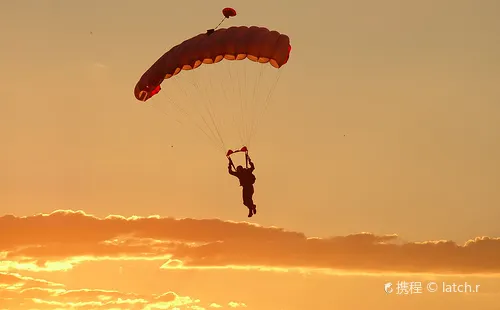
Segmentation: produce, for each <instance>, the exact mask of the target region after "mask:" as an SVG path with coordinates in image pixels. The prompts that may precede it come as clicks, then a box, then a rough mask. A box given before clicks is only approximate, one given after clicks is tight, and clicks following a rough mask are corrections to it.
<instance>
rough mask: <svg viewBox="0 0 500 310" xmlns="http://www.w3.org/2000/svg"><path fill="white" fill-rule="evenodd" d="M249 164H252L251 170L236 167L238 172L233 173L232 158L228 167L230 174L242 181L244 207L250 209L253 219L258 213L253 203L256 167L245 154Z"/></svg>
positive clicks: (250, 215) (249, 213) (249, 214)
mask: <svg viewBox="0 0 500 310" xmlns="http://www.w3.org/2000/svg"><path fill="white" fill-rule="evenodd" d="M245 157H246V160H247V162H248V163H249V164H250V168H243V167H242V166H238V167H236V171H233V169H232V168H233V167H234V165H233V162H232V161H231V158H229V165H228V166H227V169H228V172H229V174H230V175H232V176H235V177H237V178H238V180H239V181H240V186H241V187H243V190H242V194H243V205H245V206H246V207H247V208H248V217H252V216H253V215H254V214H256V213H257V206H256V205H255V204H254V203H253V198H252V196H253V193H254V188H253V184H254V183H255V175H254V174H253V171H254V170H255V165H254V164H253V162H252V160H251V159H250V157H249V156H248V154H245Z"/></svg>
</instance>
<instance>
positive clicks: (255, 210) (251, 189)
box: [248, 185, 257, 214]
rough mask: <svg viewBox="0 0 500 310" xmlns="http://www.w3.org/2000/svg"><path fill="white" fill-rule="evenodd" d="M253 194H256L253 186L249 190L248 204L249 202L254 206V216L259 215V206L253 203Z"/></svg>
mask: <svg viewBox="0 0 500 310" xmlns="http://www.w3.org/2000/svg"><path fill="white" fill-rule="evenodd" d="M253 193H254V188H253V185H251V186H250V188H249V190H248V196H249V197H248V200H249V201H248V202H249V205H251V206H252V212H253V214H257V206H256V205H255V204H254V202H253Z"/></svg>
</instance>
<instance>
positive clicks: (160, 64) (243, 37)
mask: <svg viewBox="0 0 500 310" xmlns="http://www.w3.org/2000/svg"><path fill="white" fill-rule="evenodd" d="M222 14H223V15H224V18H223V20H222V21H221V23H222V22H223V21H224V20H225V19H227V18H230V17H234V16H236V11H235V10H234V9H233V8H224V9H223V10H222ZM221 23H219V25H220V24H221ZM219 25H218V26H217V27H216V28H214V29H210V30H208V31H207V32H206V33H200V34H198V35H196V36H194V37H192V38H189V39H187V40H185V41H184V42H182V43H180V44H178V45H176V46H174V47H173V48H171V49H170V50H169V51H167V52H166V53H165V54H163V55H162V56H161V57H160V58H159V59H158V60H157V61H156V62H155V63H154V64H153V65H152V66H151V67H150V68H149V69H148V70H147V71H146V72H145V73H144V74H143V75H142V76H141V78H140V79H139V81H138V82H137V84H136V86H135V88H134V95H135V98H136V99H137V100H139V101H141V102H145V101H147V100H149V99H151V98H152V97H153V96H155V95H157V94H159V93H160V90H161V84H162V83H163V81H164V80H169V79H171V78H173V77H175V76H177V75H178V74H179V73H180V72H183V71H189V70H192V71H195V72H198V70H200V69H197V68H199V67H200V66H201V65H202V64H211V65H213V64H217V63H219V62H221V61H222V60H228V61H230V63H239V61H240V60H244V59H248V60H250V61H252V62H254V63H260V64H267V63H268V64H270V65H271V66H269V67H271V68H275V69H280V68H281V67H282V66H284V65H285V64H286V63H287V62H288V59H289V56H290V51H291V45H290V38H289V37H288V36H287V35H285V34H282V33H279V32H278V31H274V30H269V29H267V28H265V27H258V26H233V27H229V28H221V29H217V28H218V27H219ZM234 60H236V62H234ZM222 63H226V62H225V61H224V62H222ZM202 67H205V66H202ZM208 67H212V66H208ZM218 68H220V67H218ZM221 71H223V70H221ZM244 73H245V74H246V72H244ZM261 73H262V72H261ZM219 74H220V72H216V74H212V75H210V79H211V78H212V77H213V76H215V75H219ZM229 74H230V75H231V76H230V78H229V79H228V81H229V82H227V83H226V82H223V81H219V82H220V83H218V84H224V85H225V84H229V83H231V82H232V83H236V82H233V80H237V79H238V75H237V74H235V72H234V71H231V69H229ZM261 75H262V74H261ZM190 77H191V76H190ZM256 77H257V78H259V75H256ZM240 79H243V80H242V81H241V83H240V82H238V83H239V84H238V85H237V86H234V87H233V88H234V89H236V88H238V87H240V86H241V85H246V84H247V83H248V79H247V78H246V77H244V78H241V76H240ZM201 82H206V81H205V80H203V79H201ZM276 82H277V80H276ZM210 83H212V81H210ZM240 84H241V85H240ZM261 84H262V83H261ZM259 85H260V84H259ZM233 88H228V90H226V91H225V92H224V96H226V95H228V94H234V93H237V92H236V91H234V89H233ZM247 88H248V89H247V90H248V91H247V93H248V94H250V93H252V94H253V95H254V96H255V92H256V91H255V89H257V88H258V87H257V86H255V87H253V88H250V86H247ZM200 89H202V88H201V87H200V88H197V90H200ZM174 90H175V89H174ZM273 90H274V88H273V89H271V90H270V92H272V91H273ZM203 91H205V89H203ZM192 92H194V91H192ZM186 93H191V91H186ZM241 93H243V94H244V95H245V92H241V90H240V94H241ZM167 95H170V90H169V91H168V92H167ZM244 95H243V96H244ZM201 97H202V98H201V99H206V100H210V99H207V97H209V96H208V95H207V94H206V93H203V95H202V96H201ZM269 97H270V93H269V94H268V95H267V97H266V96H264V99H262V100H260V99H259V100H260V101H266V100H269ZM266 98H267V99H266ZM201 99H199V98H197V99H195V100H193V101H196V102H198V101H200V100H201ZM221 99H223V98H221V96H219V98H217V100H212V101H217V102H219V101H222V100H221ZM227 101H228V102H230V103H231V104H228V105H232V104H233V103H234V102H235V101H236V100H227ZM247 101H248V100H247ZM247 101H245V103H244V104H242V106H246V105H247ZM254 101H257V100H254ZM180 102H182V103H181V105H185V103H186V102H187V100H180ZM211 104H212V102H210V106H207V109H206V110H207V111H208V112H207V113H208V115H205V116H206V117H204V118H203V122H200V123H203V124H202V125H203V126H205V127H207V128H208V127H209V125H210V126H212V125H213V126H212V128H208V129H207V128H206V130H203V129H202V131H203V132H204V133H205V135H207V136H210V138H211V139H212V140H219V142H221V144H222V145H221V147H222V148H223V149H224V152H225V151H226V150H227V148H226V147H225V143H224V141H223V139H222V136H221V134H220V130H219V128H218V126H217V124H216V122H215V118H217V115H216V113H215V112H213V111H212V107H211ZM258 104H259V102H257V103H256V104H255V105H258ZM248 105H251V104H248ZM242 113H243V114H244V115H243V117H241V120H239V121H237V122H236V123H237V124H243V123H245V122H247V123H250V121H249V120H248V119H249V118H250V116H252V117H253V116H255V115H257V114H258V113H253V112H252V113H246V112H242ZM250 114H252V115H250ZM254 114H255V115H254ZM210 119H211V120H210ZM254 123H255V122H254V121H251V124H250V125H251V127H252V128H251V130H250V129H245V130H243V131H245V133H244V134H242V135H245V137H246V138H247V141H243V140H245V139H241V140H242V141H241V144H242V145H248V143H249V139H250V136H251V135H252V134H253V133H252V132H253V127H254V125H255V124H254ZM198 127H200V126H198ZM200 129H201V128H200Z"/></svg>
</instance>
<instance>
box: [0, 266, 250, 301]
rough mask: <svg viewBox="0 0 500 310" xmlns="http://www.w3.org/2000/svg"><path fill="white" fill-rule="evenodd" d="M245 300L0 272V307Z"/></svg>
mask: <svg viewBox="0 0 500 310" xmlns="http://www.w3.org/2000/svg"><path fill="white" fill-rule="evenodd" d="M242 307H246V306H245V304H242V303H237V302H229V303H227V305H225V306H222V305H219V304H216V303H212V304H209V305H204V304H203V303H202V302H201V301H200V300H198V299H194V298H191V297H182V296H179V295H177V294H176V293H174V292H166V293H164V294H160V295H154V294H153V295H149V296H146V295H140V294H135V293H123V292H118V291H110V290H98V289H80V290H68V289H66V288H65V286H64V285H62V284H59V283H53V282H49V281H45V280H40V279H34V278H31V277H25V276H21V275H19V274H15V273H5V272H0V310H3V309H5V310H7V309H38V310H45V309H60V310H66V309H68V310H69V309H72V310H73V309H81V310H86V309H104V310H112V309H114V310H122V309H127V310H157V309H179V310H180V309H186V310H187V309H191V310H203V309H215V308H225V309H230V308H242Z"/></svg>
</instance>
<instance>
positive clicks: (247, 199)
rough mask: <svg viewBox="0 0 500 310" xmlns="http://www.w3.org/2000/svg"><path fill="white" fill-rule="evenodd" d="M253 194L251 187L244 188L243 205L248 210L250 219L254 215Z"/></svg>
mask: <svg viewBox="0 0 500 310" xmlns="http://www.w3.org/2000/svg"><path fill="white" fill-rule="evenodd" d="M251 192H252V191H251V188H250V187H249V186H243V204H244V205H245V206H246V207H247V208H248V217H252V216H253V214H254V213H253V201H252V196H251Z"/></svg>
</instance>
